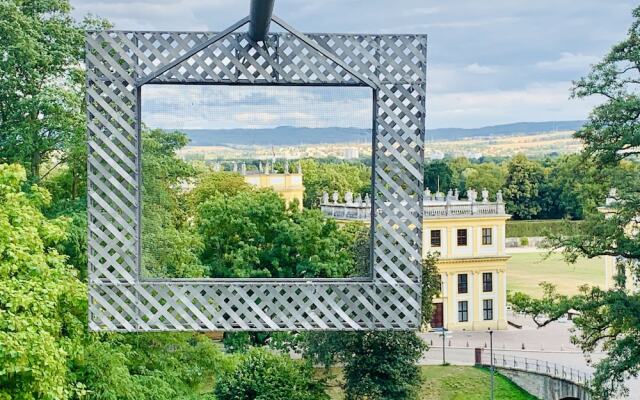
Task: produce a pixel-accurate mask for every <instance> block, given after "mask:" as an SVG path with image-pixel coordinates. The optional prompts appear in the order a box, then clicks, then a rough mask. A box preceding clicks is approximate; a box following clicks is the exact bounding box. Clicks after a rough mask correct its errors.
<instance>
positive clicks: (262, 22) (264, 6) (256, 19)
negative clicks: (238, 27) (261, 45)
mask: <svg viewBox="0 0 640 400" xmlns="http://www.w3.org/2000/svg"><path fill="white" fill-rule="evenodd" d="M274 3H275V0H251V7H250V9H249V37H250V38H251V40H253V41H254V42H263V41H264V39H265V38H266V37H267V33H269V25H270V24H271V15H272V14H273V4H274Z"/></svg>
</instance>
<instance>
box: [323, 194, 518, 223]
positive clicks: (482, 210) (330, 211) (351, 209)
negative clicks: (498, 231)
mask: <svg viewBox="0 0 640 400" xmlns="http://www.w3.org/2000/svg"><path fill="white" fill-rule="evenodd" d="M481 195H482V200H480V201H478V200H477V197H478V193H477V192H476V191H475V190H473V189H469V190H468V191H467V198H466V199H461V198H459V194H458V191H457V190H456V191H452V190H449V192H448V193H447V194H446V195H445V194H443V193H435V194H431V192H430V191H429V190H426V191H425V193H424V200H423V212H424V218H425V219H434V218H452V217H470V216H475V217H483V216H503V215H506V210H505V204H504V201H503V198H502V192H500V191H498V192H497V193H496V196H495V201H489V193H488V191H487V190H483V191H482V192H481ZM320 209H321V210H322V212H323V213H324V214H325V215H327V216H330V217H333V218H336V219H344V220H369V219H370V218H371V199H370V197H369V195H368V194H366V195H365V196H364V198H363V197H362V196H361V195H360V194H357V195H355V196H354V195H353V193H351V192H347V193H345V195H344V197H343V198H341V197H340V195H339V194H338V193H337V192H334V193H333V194H332V195H331V199H330V198H329V194H328V193H327V192H324V193H323V195H322V200H321V201H320Z"/></svg>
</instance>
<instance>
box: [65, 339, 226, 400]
mask: <svg viewBox="0 0 640 400" xmlns="http://www.w3.org/2000/svg"><path fill="white" fill-rule="evenodd" d="M71 366H72V374H71V376H72V377H73V378H74V380H75V381H76V382H78V383H82V385H83V386H82V387H83V388H84V390H85V392H86V396H87V397H88V398H90V399H113V400H116V399H126V400H129V399H130V400H134V399H136V400H137V399H150V400H165V399H175V398H183V397H189V396H192V395H194V394H195V393H197V391H198V390H199V388H200V386H201V385H202V383H203V382H204V381H210V380H215V378H216V374H219V373H220V374H221V373H223V372H225V371H230V370H231V369H232V367H233V360H231V359H229V358H228V357H226V356H224V355H223V354H222V353H221V352H220V350H219V349H218V348H217V347H216V346H215V344H213V343H212V342H211V340H210V339H209V338H207V337H206V336H204V335H201V334H188V333H160V334H158V333H153V334H135V335H121V334H111V335H105V336H103V337H99V338H97V337H88V338H87V341H86V342H85V343H84V344H83V346H82V347H79V348H78V349H76V356H75V357H74V359H73V362H72V363H71ZM214 371H215V372H214Z"/></svg>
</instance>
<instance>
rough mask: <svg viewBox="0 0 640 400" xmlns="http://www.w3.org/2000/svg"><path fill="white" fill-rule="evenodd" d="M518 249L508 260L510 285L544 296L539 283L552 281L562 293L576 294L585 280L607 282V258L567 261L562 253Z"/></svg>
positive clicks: (591, 282) (534, 294)
mask: <svg viewBox="0 0 640 400" xmlns="http://www.w3.org/2000/svg"><path fill="white" fill-rule="evenodd" d="M546 255H547V253H546V252H545V253H519V254H514V255H512V256H511V259H509V261H508V262H507V289H508V290H512V291H520V292H525V293H527V294H530V295H533V296H541V295H542V291H541V290H540V287H539V286H538V284H539V283H540V282H543V281H547V282H551V283H553V284H555V285H556V286H557V287H558V291H559V292H560V293H562V294H567V295H571V294H576V293H577V292H578V287H579V286H580V285H583V284H585V283H588V284H590V285H594V286H600V287H602V286H604V260H603V259H602V258H593V259H587V258H581V259H579V260H578V261H577V262H576V263H575V264H567V263H566V262H565V261H564V260H563V259H562V255H560V254H552V255H551V256H550V257H549V258H547V259H545V257H546Z"/></svg>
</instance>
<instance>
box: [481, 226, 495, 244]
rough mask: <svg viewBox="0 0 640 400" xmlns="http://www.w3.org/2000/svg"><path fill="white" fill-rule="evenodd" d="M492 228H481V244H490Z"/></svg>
mask: <svg viewBox="0 0 640 400" xmlns="http://www.w3.org/2000/svg"><path fill="white" fill-rule="evenodd" d="M492 233H493V232H492V229H491V228H482V244H483V245H485V246H487V245H490V244H492V242H493V237H492V236H493V235H492Z"/></svg>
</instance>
